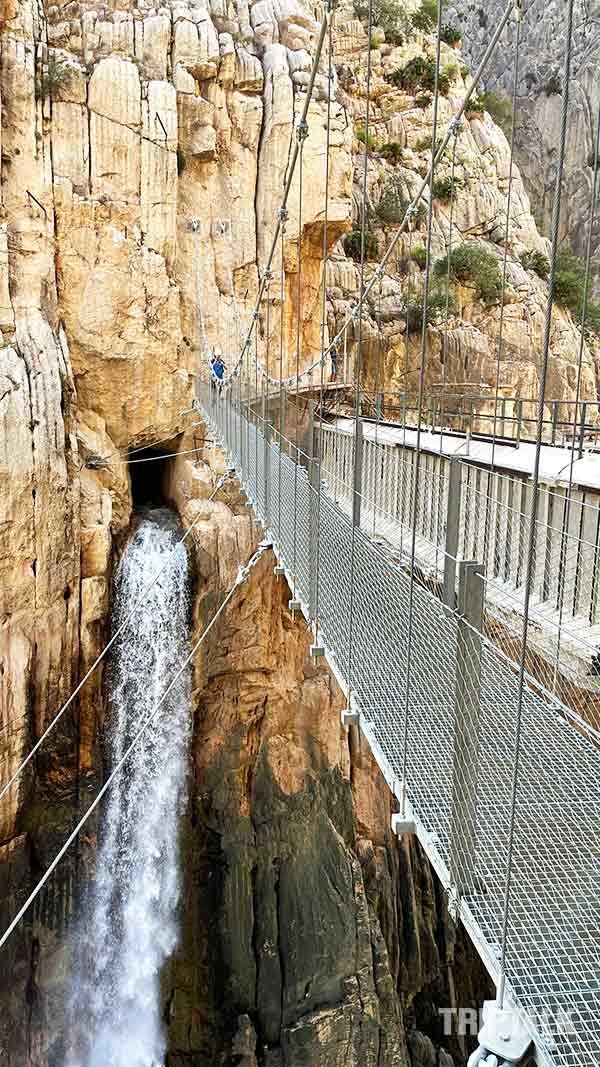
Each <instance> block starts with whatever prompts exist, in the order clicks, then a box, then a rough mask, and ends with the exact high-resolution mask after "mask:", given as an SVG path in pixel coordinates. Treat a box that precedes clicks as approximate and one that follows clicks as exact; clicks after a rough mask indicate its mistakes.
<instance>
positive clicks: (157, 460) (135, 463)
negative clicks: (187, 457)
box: [129, 436, 181, 510]
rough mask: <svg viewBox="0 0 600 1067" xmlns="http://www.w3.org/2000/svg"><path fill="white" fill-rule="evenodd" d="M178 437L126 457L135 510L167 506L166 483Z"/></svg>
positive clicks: (132, 452) (177, 444)
mask: <svg viewBox="0 0 600 1067" xmlns="http://www.w3.org/2000/svg"><path fill="white" fill-rule="evenodd" d="M180 441H181V436H178V437H174V438H172V439H171V440H170V441H162V442H161V443H160V444H159V445H155V446H152V445H149V446H148V448H143V449H137V450H134V451H130V453H129V475H130V478H131V499H132V503H133V507H134V509H135V510H137V509H138V508H143V507H157V506H161V505H165V504H166V505H169V504H170V501H169V482H170V474H171V469H172V466H173V462H174V460H173V454H174V453H175V452H177V451H178V450H179V447H180Z"/></svg>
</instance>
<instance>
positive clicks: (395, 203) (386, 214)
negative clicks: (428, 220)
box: [375, 180, 427, 226]
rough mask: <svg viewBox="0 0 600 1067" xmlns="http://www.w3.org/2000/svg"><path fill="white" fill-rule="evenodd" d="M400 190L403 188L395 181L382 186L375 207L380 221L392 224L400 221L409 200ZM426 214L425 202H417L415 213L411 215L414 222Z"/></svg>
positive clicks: (417, 221) (420, 219)
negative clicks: (382, 188)
mask: <svg viewBox="0 0 600 1067" xmlns="http://www.w3.org/2000/svg"><path fill="white" fill-rule="evenodd" d="M402 192H403V190H402V188H401V187H400V184H399V183H398V182H397V181H393V180H392V181H389V182H388V184H387V185H386V186H385V187H384V190H383V192H382V194H381V197H380V199H379V202H378V204H377V205H376V207H375V211H376V214H377V217H378V218H379V219H380V220H381V222H383V223H387V224H388V225H392V226H393V225H396V224H399V223H401V222H402V220H403V219H404V216H405V215H406V212H407V211H408V207H409V201H408V200H406V199H405V198H404V196H403V195H402ZM426 215H427V208H426V207H425V204H423V203H420V204H418V205H417V209H416V213H415V214H414V215H413V219H414V221H415V223H416V224H418V223H419V222H422V221H423V219H424V218H425V216H426Z"/></svg>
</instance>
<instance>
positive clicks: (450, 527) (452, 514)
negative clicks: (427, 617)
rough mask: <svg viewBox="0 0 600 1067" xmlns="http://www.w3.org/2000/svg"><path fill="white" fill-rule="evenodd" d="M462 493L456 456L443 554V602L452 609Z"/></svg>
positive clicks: (452, 473)
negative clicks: (444, 552)
mask: <svg viewBox="0 0 600 1067" xmlns="http://www.w3.org/2000/svg"><path fill="white" fill-rule="evenodd" d="M461 493H462V466H461V462H460V460H459V459H458V457H457V456H452V458H451V459H450V473H449V475H448V508H447V511H446V554H445V556H444V590H443V596H442V599H443V601H444V604H446V605H447V606H448V607H449V608H451V609H452V611H454V608H455V607H456V562H457V556H458V543H459V534H460V504H461Z"/></svg>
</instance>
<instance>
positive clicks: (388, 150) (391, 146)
mask: <svg viewBox="0 0 600 1067" xmlns="http://www.w3.org/2000/svg"><path fill="white" fill-rule="evenodd" d="M379 151H380V153H381V155H382V156H383V157H384V159H387V161H388V163H401V162H402V145H401V144H400V142H399V141H387V142H386V143H385V144H382V146H381V148H380V149H379Z"/></svg>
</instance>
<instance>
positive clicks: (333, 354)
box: [329, 344, 338, 382]
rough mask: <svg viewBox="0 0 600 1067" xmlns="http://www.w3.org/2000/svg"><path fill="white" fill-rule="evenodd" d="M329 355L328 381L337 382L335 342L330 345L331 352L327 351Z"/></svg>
mask: <svg viewBox="0 0 600 1067" xmlns="http://www.w3.org/2000/svg"><path fill="white" fill-rule="evenodd" d="M329 357H330V359H331V376H330V378H329V381H330V382H337V373H338V350H337V348H336V346H335V344H333V345H332V346H331V352H330V353H329Z"/></svg>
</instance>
